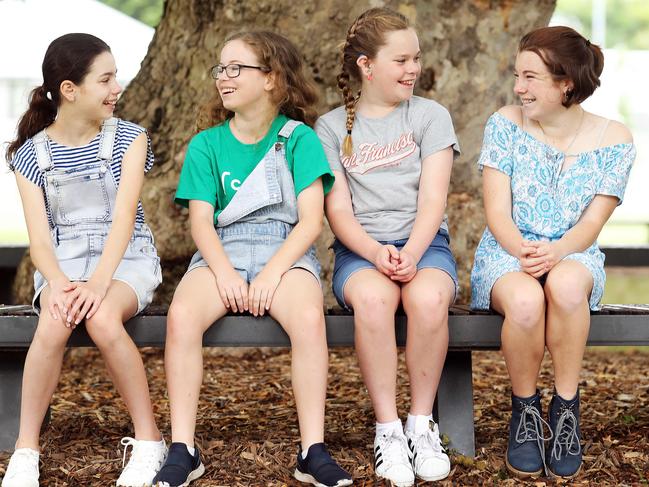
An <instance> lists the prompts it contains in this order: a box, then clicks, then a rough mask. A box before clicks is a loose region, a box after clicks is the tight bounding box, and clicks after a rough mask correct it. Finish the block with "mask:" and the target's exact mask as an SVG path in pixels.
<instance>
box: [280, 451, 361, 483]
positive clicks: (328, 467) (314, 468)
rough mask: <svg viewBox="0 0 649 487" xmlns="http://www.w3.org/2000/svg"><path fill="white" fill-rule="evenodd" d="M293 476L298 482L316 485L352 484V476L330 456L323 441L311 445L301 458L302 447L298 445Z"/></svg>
mask: <svg viewBox="0 0 649 487" xmlns="http://www.w3.org/2000/svg"><path fill="white" fill-rule="evenodd" d="M293 476H294V477H295V478H296V479H297V480H299V481H300V482H305V483H310V484H312V485H316V486H317V487H342V486H343V485H352V476H351V475H349V474H348V473H347V472H345V471H344V470H343V469H342V468H340V467H339V466H338V464H337V463H336V461H335V460H334V459H333V458H331V455H329V452H328V451H327V447H326V446H325V444H324V443H315V444H313V445H311V446H310V447H309V452H308V453H307V455H306V458H305V459H302V448H301V447H300V450H299V451H298V453H297V467H296V468H295V473H294V474H293Z"/></svg>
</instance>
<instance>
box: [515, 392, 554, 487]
mask: <svg viewBox="0 0 649 487" xmlns="http://www.w3.org/2000/svg"><path fill="white" fill-rule="evenodd" d="M544 426H545V427H547V428H548V429H550V426H549V425H548V423H546V422H545V421H544V420H543V418H542V417H541V397H540V396H539V391H538V390H537V391H536V394H534V395H533V396H531V397H525V398H523V397H517V396H514V395H513V394H512V418H511V421H510V423H509V443H508V444H507V457H506V460H505V461H506V464H507V469H508V470H509V471H510V472H511V473H513V474H514V475H516V476H517V477H519V478H528V477H538V476H540V475H541V474H542V473H543V470H544V468H545V445H544V444H543V442H544V441H545V440H548V439H550V438H552V433H551V432H550V437H549V438H546V437H544V436H543V427H544Z"/></svg>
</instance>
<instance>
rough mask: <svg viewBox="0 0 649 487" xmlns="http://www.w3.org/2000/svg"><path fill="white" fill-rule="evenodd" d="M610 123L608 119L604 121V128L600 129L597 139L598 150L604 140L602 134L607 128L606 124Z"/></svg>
mask: <svg viewBox="0 0 649 487" xmlns="http://www.w3.org/2000/svg"><path fill="white" fill-rule="evenodd" d="M609 123H611V120H610V119H608V118H607V119H606V122H605V123H604V126H603V127H602V131H601V132H600V133H599V137H598V138H597V148H598V149H599V148H600V147H601V146H602V140H603V139H604V133H605V132H606V129H607V128H608V124H609Z"/></svg>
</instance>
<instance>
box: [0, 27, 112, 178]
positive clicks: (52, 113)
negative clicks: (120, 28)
mask: <svg viewBox="0 0 649 487" xmlns="http://www.w3.org/2000/svg"><path fill="white" fill-rule="evenodd" d="M107 51H108V52H110V47H108V44H106V43H105V42H104V41H102V40H101V39H99V38H98V37H95V36H93V35H90V34H77V33H75V34H65V35H63V36H61V37H59V38H57V39H54V40H53V41H52V43H51V44H50V45H49V47H48V48H47V51H46V52H45V57H44V58H43V67H42V70H43V84H42V85H41V86H37V87H36V88H34V89H33V90H32V92H31V93H30V95H29V108H27V111H26V112H25V113H24V114H23V116H22V117H20V121H19V122H18V134H17V136H16V139H15V140H13V141H12V142H10V143H9V148H8V149H7V162H8V163H9V167H11V160H12V159H13V158H14V156H15V155H16V152H17V151H18V149H20V147H21V146H22V145H23V144H24V143H25V141H26V140H27V139H29V138H30V137H33V136H34V135H36V134H37V133H38V132H40V131H41V130H43V129H44V128H45V127H47V126H48V125H51V124H52V122H54V119H55V118H56V113H57V111H58V108H59V105H60V104H61V92H60V90H59V88H60V86H61V83H63V82H64V81H66V80H69V81H72V82H73V83H74V84H77V85H78V84H80V83H81V82H83V79H84V78H85V77H86V75H87V74H88V72H89V71H90V67H91V66H92V63H93V61H94V60H95V58H96V57H97V56H98V55H100V54H102V53H104V52H107Z"/></svg>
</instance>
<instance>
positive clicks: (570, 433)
mask: <svg viewBox="0 0 649 487" xmlns="http://www.w3.org/2000/svg"><path fill="white" fill-rule="evenodd" d="M549 416H550V418H549V419H550V428H552V433H554V437H553V439H552V441H551V442H550V448H548V456H549V457H550V461H549V462H548V469H549V470H550V473H551V474H552V475H554V476H556V477H562V478H564V479H570V478H572V477H574V476H575V475H577V474H578V473H579V470H580V469H581V462H582V458H581V443H580V441H581V431H580V429H579V390H577V394H576V395H575V397H574V398H572V399H571V400H570V401H566V400H565V399H564V398H562V397H561V396H560V395H559V394H557V393H556V392H555V393H554V395H553V396H552V401H551V402H550V411H549Z"/></svg>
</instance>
